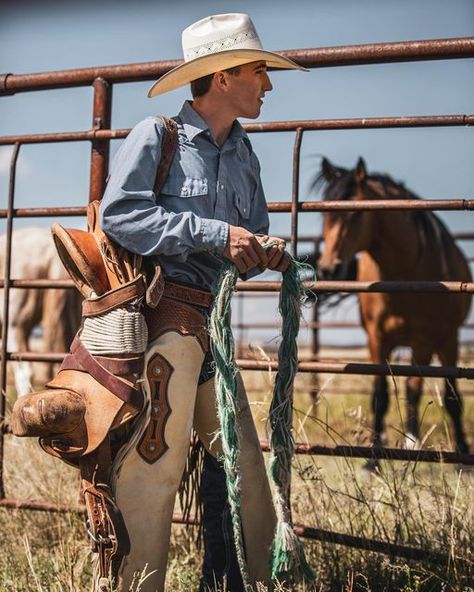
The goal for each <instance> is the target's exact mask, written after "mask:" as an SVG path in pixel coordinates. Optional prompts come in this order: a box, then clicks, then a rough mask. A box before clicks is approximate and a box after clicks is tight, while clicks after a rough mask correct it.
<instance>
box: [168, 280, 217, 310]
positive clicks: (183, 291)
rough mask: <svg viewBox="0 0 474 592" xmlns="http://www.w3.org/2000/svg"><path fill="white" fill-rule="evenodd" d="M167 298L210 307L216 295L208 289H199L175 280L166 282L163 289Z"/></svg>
mask: <svg viewBox="0 0 474 592" xmlns="http://www.w3.org/2000/svg"><path fill="white" fill-rule="evenodd" d="M163 296H164V297H165V298H171V299H172V300H178V301H179V302H184V303H186V304H194V305H195V306H202V307H204V308H210V307H211V305H212V302H213V300H214V296H213V295H212V294H211V293H210V292H208V291H207V290H199V289H198V288H191V287H189V286H183V285H181V284H174V283H173V282H168V281H167V282H166V283H165V289H164V291H163Z"/></svg>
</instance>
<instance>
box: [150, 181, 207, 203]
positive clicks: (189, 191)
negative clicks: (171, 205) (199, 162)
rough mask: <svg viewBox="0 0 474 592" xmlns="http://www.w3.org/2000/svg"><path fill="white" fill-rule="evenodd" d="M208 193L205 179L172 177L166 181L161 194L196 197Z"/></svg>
mask: <svg viewBox="0 0 474 592" xmlns="http://www.w3.org/2000/svg"><path fill="white" fill-rule="evenodd" d="M208 192H209V189H208V181H207V178H205V177H173V176H170V177H168V179H167V180H166V182H165V184H164V185H163V188H162V190H161V193H162V194H163V195H172V196H174V197H183V198H189V197H197V196H199V195H207V194H208Z"/></svg>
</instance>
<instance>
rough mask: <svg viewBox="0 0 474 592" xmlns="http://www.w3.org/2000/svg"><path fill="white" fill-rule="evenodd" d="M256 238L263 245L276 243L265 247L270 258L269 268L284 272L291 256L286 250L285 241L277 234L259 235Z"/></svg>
mask: <svg viewBox="0 0 474 592" xmlns="http://www.w3.org/2000/svg"><path fill="white" fill-rule="evenodd" d="M256 238H257V240H258V242H259V243H260V244H261V245H266V244H267V243H276V244H275V245H273V246H271V247H268V249H265V251H266V254H267V258H268V263H267V268H268V269H273V270H274V271H280V272H282V273H283V272H284V271H286V270H287V269H288V266H289V265H290V257H289V255H288V253H287V252H286V251H285V247H286V243H285V241H284V240H283V239H281V238H278V237H276V236H257V237H256Z"/></svg>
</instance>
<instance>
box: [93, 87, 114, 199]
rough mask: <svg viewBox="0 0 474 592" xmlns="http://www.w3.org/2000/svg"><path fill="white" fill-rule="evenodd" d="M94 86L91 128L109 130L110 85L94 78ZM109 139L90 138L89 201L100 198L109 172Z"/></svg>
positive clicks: (110, 117)
mask: <svg viewBox="0 0 474 592" xmlns="http://www.w3.org/2000/svg"><path fill="white" fill-rule="evenodd" d="M93 87H94V107H93V114H92V128H93V129H94V131H98V130H104V129H106V130H109V129H110V126H111V122H112V86H111V85H110V84H109V83H108V82H107V81H106V80H104V79H103V78H100V77H99V78H96V79H95V80H94V82H93ZM109 149H110V140H108V139H99V138H98V137H97V135H95V137H94V139H93V140H92V151H91V169H90V187H89V202H91V201H95V200H96V199H101V198H102V195H103V193H104V190H105V182H106V178H107V175H108V172H109V151H110V150H109Z"/></svg>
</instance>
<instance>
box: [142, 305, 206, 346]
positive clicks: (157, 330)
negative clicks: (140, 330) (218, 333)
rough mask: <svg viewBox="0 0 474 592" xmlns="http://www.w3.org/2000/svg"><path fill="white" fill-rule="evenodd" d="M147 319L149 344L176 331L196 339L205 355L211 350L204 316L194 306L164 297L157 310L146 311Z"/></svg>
mask: <svg viewBox="0 0 474 592" xmlns="http://www.w3.org/2000/svg"><path fill="white" fill-rule="evenodd" d="M145 317H146V322H147V325H148V340H149V342H151V341H154V340H155V339H156V338H157V337H159V336H160V335H162V334H163V333H166V332H167V331H175V332H176V333H179V334H180V335H183V336H185V335H193V336H194V337H196V339H197V340H198V342H199V345H200V346H201V349H202V351H203V353H206V352H207V350H208V349H209V335H208V332H207V328H206V321H205V318H204V315H203V314H201V313H200V312H199V311H198V310H196V309H195V308H193V307H192V306H189V305H188V304H184V303H183V302H178V301H176V300H172V299H171V298H167V297H166V296H163V298H162V299H161V301H160V304H159V305H158V306H157V308H155V309H154V310H150V309H149V310H146V311H145Z"/></svg>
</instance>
